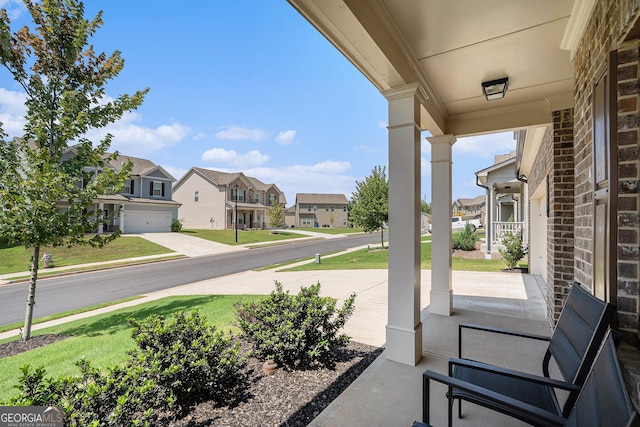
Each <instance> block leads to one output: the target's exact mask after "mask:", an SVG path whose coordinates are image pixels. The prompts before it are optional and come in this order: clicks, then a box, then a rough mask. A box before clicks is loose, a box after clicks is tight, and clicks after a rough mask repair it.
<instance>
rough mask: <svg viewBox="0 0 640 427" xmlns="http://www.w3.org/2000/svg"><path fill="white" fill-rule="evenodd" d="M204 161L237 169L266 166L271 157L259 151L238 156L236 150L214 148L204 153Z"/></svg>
mask: <svg viewBox="0 0 640 427" xmlns="http://www.w3.org/2000/svg"><path fill="white" fill-rule="evenodd" d="M202 160H204V161H205V162H209V163H217V164H227V165H229V166H235V167H237V168H246V167H254V166H260V165H263V164H265V163H266V162H268V161H269V156H268V155H266V154H262V153H260V152H259V151H257V150H252V151H249V152H247V153H244V154H238V152H236V151H235V150H225V149H224V148H212V149H210V150H207V151H205V152H204V153H202Z"/></svg>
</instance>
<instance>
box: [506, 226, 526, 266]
mask: <svg viewBox="0 0 640 427" xmlns="http://www.w3.org/2000/svg"><path fill="white" fill-rule="evenodd" d="M502 244H503V245H504V247H505V248H504V249H500V255H502V258H504V260H505V261H506V263H507V268H508V269H509V270H513V268H514V267H515V266H516V264H518V261H520V260H521V259H522V258H524V255H525V250H524V248H523V247H522V239H521V238H520V236H519V235H518V234H514V233H506V234H505V235H504V236H503V237H502Z"/></svg>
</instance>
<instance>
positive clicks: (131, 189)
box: [129, 180, 135, 194]
mask: <svg viewBox="0 0 640 427" xmlns="http://www.w3.org/2000/svg"><path fill="white" fill-rule="evenodd" d="M134 182H135V181H134V180H131V184H130V185H129V187H130V188H129V192H130V193H131V194H135V193H134V192H133V183H134Z"/></svg>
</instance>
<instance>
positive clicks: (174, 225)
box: [171, 218, 182, 232]
mask: <svg viewBox="0 0 640 427" xmlns="http://www.w3.org/2000/svg"><path fill="white" fill-rule="evenodd" d="M180 230H182V221H181V220H179V219H177V218H174V219H173V221H171V231H173V232H178V231H180Z"/></svg>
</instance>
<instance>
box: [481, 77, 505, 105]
mask: <svg viewBox="0 0 640 427" xmlns="http://www.w3.org/2000/svg"><path fill="white" fill-rule="evenodd" d="M508 87H509V77H503V78H501V79H497V80H491V81H488V82H482V93H483V94H484V96H485V98H487V101H492V100H494V99H500V98H504V94H505V93H507V88H508Z"/></svg>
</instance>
